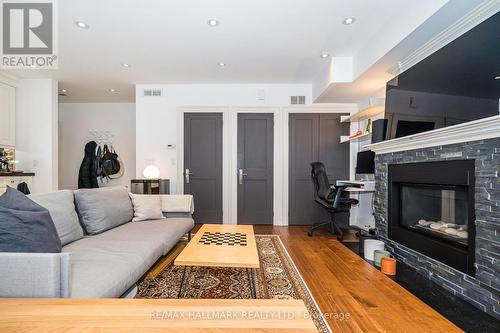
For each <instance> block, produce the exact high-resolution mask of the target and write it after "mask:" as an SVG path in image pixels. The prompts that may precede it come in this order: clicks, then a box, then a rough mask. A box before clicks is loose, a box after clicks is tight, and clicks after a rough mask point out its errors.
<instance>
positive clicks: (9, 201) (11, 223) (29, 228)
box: [0, 187, 61, 253]
mask: <svg viewBox="0 0 500 333" xmlns="http://www.w3.org/2000/svg"><path fill="white" fill-rule="evenodd" d="M0 252H36V253H59V252H61V240H60V239H59V236H58V235H57V230H56V227H55V226H54V222H53V221H52V218H51V217H50V213H49V211H48V210H47V209H45V208H43V207H42V206H40V205H38V204H37V203H35V202H33V201H32V200H31V199H29V198H28V197H27V196H25V195H24V194H23V193H21V192H19V191H18V190H15V189H13V188H11V187H7V191H6V192H5V193H4V194H3V195H2V196H0Z"/></svg>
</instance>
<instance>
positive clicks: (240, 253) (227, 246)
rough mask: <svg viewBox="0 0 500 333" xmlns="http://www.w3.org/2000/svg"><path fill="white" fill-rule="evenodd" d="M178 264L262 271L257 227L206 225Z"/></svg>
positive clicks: (186, 249) (197, 233)
mask: <svg viewBox="0 0 500 333" xmlns="http://www.w3.org/2000/svg"><path fill="white" fill-rule="evenodd" d="M174 264H175V265H181V266H213V267H240V268H259V267H260V263H259V255H258V253H257V244H256V243H255V235H254V233H253V226H251V225H224V224H204V225H203V226H202V227H201V228H200V229H199V230H198V231H197V232H196V234H195V235H194V237H193V238H192V239H191V241H190V242H189V244H188V245H187V246H186V247H185V248H184V250H182V252H181V254H179V256H178V257H177V258H176V259H175V261H174Z"/></svg>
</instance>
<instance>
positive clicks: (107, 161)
mask: <svg viewBox="0 0 500 333" xmlns="http://www.w3.org/2000/svg"><path fill="white" fill-rule="evenodd" d="M101 170H102V176H103V177H108V176H111V175H114V174H117V173H118V172H120V162H119V161H118V154H117V153H116V152H115V151H114V150H110V149H109V148H108V145H104V148H103V149H102V159H101Z"/></svg>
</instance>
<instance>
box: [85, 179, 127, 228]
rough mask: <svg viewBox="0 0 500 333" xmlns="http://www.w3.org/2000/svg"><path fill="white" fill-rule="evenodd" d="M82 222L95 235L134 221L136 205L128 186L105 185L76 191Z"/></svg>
mask: <svg viewBox="0 0 500 333" xmlns="http://www.w3.org/2000/svg"><path fill="white" fill-rule="evenodd" d="M75 202H76V210H77V213H78V216H79V217H80V222H81V223H82V225H83V227H84V228H85V231H86V232H87V233H88V234H89V235H94V234H98V233H101V232H103V231H106V230H108V229H112V228H115V227H117V226H119V225H121V224H124V223H127V222H130V221H132V218H133V217H134V207H133V206H132V201H131V200H130V197H129V196H128V190H127V188H126V187H103V188H98V189H81V190H76V191H75Z"/></svg>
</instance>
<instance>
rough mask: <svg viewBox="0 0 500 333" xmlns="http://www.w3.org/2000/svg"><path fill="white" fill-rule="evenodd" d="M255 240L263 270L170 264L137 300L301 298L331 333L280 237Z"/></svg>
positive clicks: (318, 323) (319, 325)
mask: <svg viewBox="0 0 500 333" xmlns="http://www.w3.org/2000/svg"><path fill="white" fill-rule="evenodd" d="M255 238H256V242H257V250H258V252H259V257H260V269H244V268H223V267H182V266H173V265H170V266H168V267H167V268H166V269H165V270H164V271H163V272H161V273H160V274H159V275H158V276H157V277H156V278H154V279H145V280H143V281H142V282H141V283H140V284H139V288H138V289H139V290H138V293H137V296H136V298H217V299H252V298H257V299H271V298H278V299H301V300H303V301H304V303H305V305H306V307H307V309H308V311H309V313H310V315H311V316H312V318H313V320H314V322H315V324H316V327H317V328H318V332H321V333H326V332H329V328H328V326H327V324H326V322H325V320H324V319H323V317H322V316H321V313H320V310H319V308H318V306H317V304H316V302H315V301H314V298H313V297H312V295H311V293H310V292H309V289H308V288H307V286H306V284H305V283H304V281H303V279H302V277H301V276H300V274H299V272H298V270H297V268H296V267H295V265H294V263H293V261H292V259H291V258H290V256H289V255H288V253H287V252H286V249H285V247H284V246H283V243H282V242H281V240H280V238H279V236H277V235H256V236H255ZM251 279H253V282H254V283H251V281H252V280H251ZM252 286H255V291H254V290H253V287H252Z"/></svg>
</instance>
